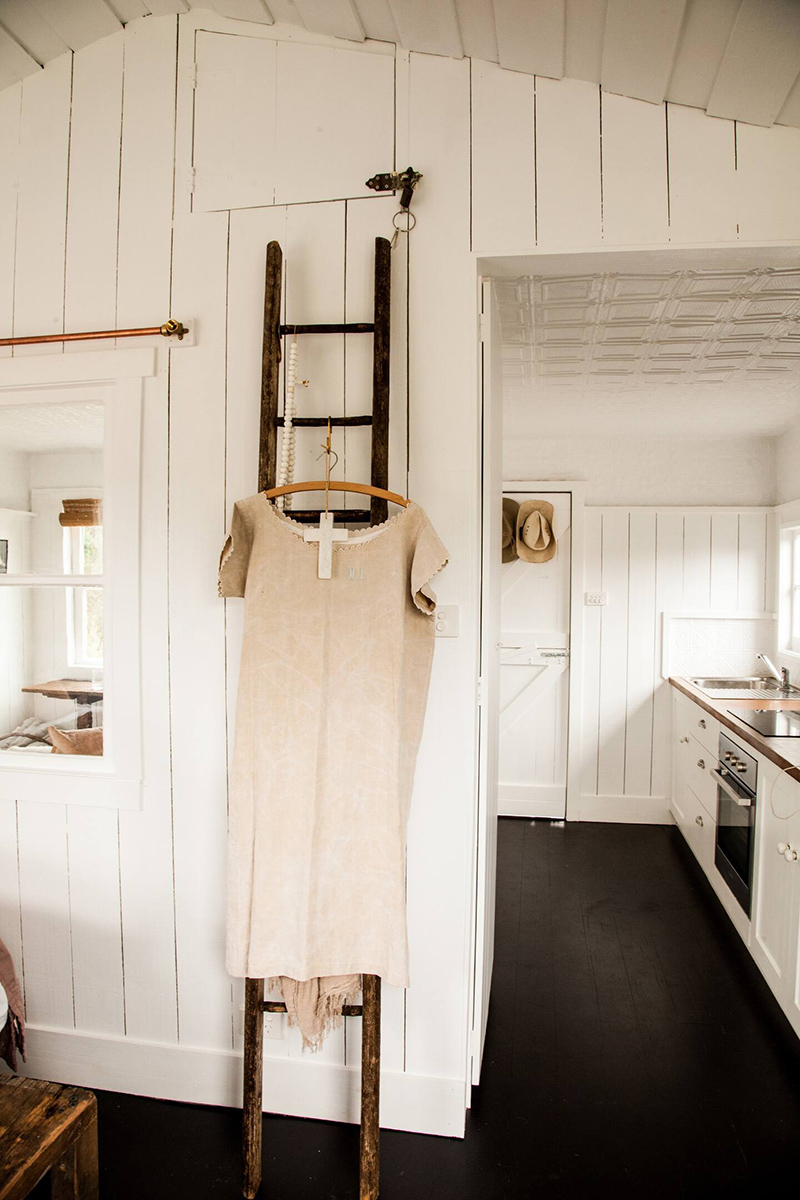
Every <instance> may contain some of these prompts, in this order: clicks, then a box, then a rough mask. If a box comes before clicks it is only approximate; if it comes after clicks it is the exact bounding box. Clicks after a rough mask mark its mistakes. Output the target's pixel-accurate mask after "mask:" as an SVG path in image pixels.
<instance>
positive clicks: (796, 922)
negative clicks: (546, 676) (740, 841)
mask: <svg viewBox="0 0 800 1200" xmlns="http://www.w3.org/2000/svg"><path fill="white" fill-rule="evenodd" d="M672 715H673V722H672V795H671V804H670V807H671V811H672V813H673V816H674V817H675V822H676V824H677V825H678V828H679V829H680V831H681V833H682V834H683V836H684V838H685V839H686V842H687V843H688V845H689V847H690V848H691V850H692V852H693V854H694V855H695V857H696V858H697V860H698V862H699V863H700V865H701V866H702V867H703V870H704V871H705V873H706V876H707V877H708V880H709V882H710V883H711V886H712V887H713V888H714V891H715V892H716V894H717V896H718V897H719V900H720V902H721V903H722V905H723V907H724V908H725V911H726V912H727V914H728V916H729V917H730V919H731V921H732V923H733V924H734V926H735V927H736V929H737V930H738V932H739V933H740V934H741V936H742V938H743V940H744V942H745V943H746V944H747V945H748V946H749V948H750V953H751V954H752V955H753V958H754V960H755V962H756V964H757V965H758V967H759V970H760V971H761V973H762V975H763V976H764V978H765V979H766V981H767V983H768V984H769V986H770V988H771V989H772V992H773V994H774V995H775V998H776V999H777V1000H778V1002H779V1004H780V1006H781V1008H782V1009H783V1011H784V1013H785V1014H786V1016H787V1017H788V1019H789V1021H790V1022H791V1024H792V1026H793V1028H794V1030H795V1032H796V1033H797V1034H798V1036H800V783H798V782H795V780H793V779H790V778H789V777H788V776H787V775H785V774H782V773H781V772H780V770H779V768H778V767H776V766H775V764H774V763H772V762H771V761H770V760H769V759H767V758H765V757H764V755H763V754H758V753H757V752H756V751H755V750H754V749H753V747H752V746H750V745H749V744H747V746H746V749H747V751H748V753H750V754H754V755H755V758H756V760H757V762H758V797H757V802H756V838H755V863H754V873H753V896H752V914H751V919H750V921H748V920H747V917H746V914H745V913H744V912H743V911H742V909H741V908H740V906H739V905H738V904H737V903H736V900H735V899H734V897H733V895H732V893H731V892H730V890H729V889H728V887H727V885H726V884H725V882H724V880H723V878H722V876H721V875H720V874H719V872H718V871H717V869H716V867H715V865H714V848H715V842H716V784H715V780H714V778H713V776H712V775H711V770H713V768H714V766H715V765H716V760H717V753H718V742H719V733H720V729H721V726H720V723H719V722H718V721H716V720H715V719H714V718H713V717H711V716H709V714H708V713H706V712H705V710H704V709H702V708H701V707H700V705H698V704H695V703H694V702H693V701H692V700H690V699H688V697H686V696H684V695H683V694H682V693H680V692H678V691H677V690H675V691H674V693H673V714H672ZM724 732H725V734H726V736H729V737H731V740H732V741H734V742H738V740H739V739H737V737H736V735H735V734H733V735H732V734H731V733H730V731H729V730H728V729H725V730H724ZM795 854H796V855H797V857H795Z"/></svg>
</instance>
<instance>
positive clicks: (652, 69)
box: [601, 0, 686, 104]
mask: <svg viewBox="0 0 800 1200" xmlns="http://www.w3.org/2000/svg"><path fill="white" fill-rule="evenodd" d="M685 7H686V0H660V2H659V3H658V4H656V3H653V2H652V0H646V2H645V3H643V2H642V0H608V13H607V16H606V33H605V41H604V43H603V74H602V79H601V82H602V84H603V87H604V89H605V90H606V91H607V92H617V93H618V94H619V95H620V96H633V97H635V98H636V99H637V100H649V101H650V102H651V103H652V104H661V102H662V101H663V100H664V97H665V96H666V92H667V84H668V82H669V77H670V73H671V71H672V64H673V61H674V59H675V51H676V49H677V45H678V38H679V37H680V32H681V22H682V21H683V13H684V9H685Z"/></svg>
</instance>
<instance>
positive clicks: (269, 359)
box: [242, 237, 391, 1200]
mask: <svg viewBox="0 0 800 1200" xmlns="http://www.w3.org/2000/svg"><path fill="white" fill-rule="evenodd" d="M282 279H283V253H282V251H281V248H280V245H279V244H278V242H270V243H269V245H268V246H267V271H266V285H265V289H264V342H263V357H262V372H261V431H260V445H259V456H258V490H259V491H260V492H261V491H266V490H267V488H271V487H274V486H275V482H276V472H277V461H278V458H277V450H278V428H279V427H280V426H282V425H283V417H282V416H280V414H279V412H278V409H279V379H280V361H281V338H282V337H285V336H287V335H288V336H291V337H293V336H294V335H295V333H297V334H298V335H299V334H305V333H313V334H318V333H338V334H343V333H371V334H372V335H373V355H372V413H371V414H370V415H368V416H356V417H331V418H330V421H331V424H332V425H334V426H342V425H344V426H355V425H371V426H372V470H371V479H370V482H371V483H372V484H373V485H374V486H375V487H381V488H388V486H389V339H390V332H391V326H390V313H391V246H390V243H389V241H388V240H387V239H386V238H380V237H379V238H376V239H375V301H374V315H373V320H372V321H371V322H369V323H358V324H340V325H285V324H282V323H281V298H282ZM328 420H329V418H328V417H295V418H294V419H293V424H294V425H296V426H298V427H302V426H320V427H325V428H327V425H328ZM333 512H334V520H338V521H340V522H345V521H354V522H357V523H358V524H361V525H363V524H365V523H366V522H369V524H371V525H378V524H380V522H381V521H385V520H386V517H387V502H386V500H381V499H379V498H378V497H375V496H373V497H372V500H371V503H370V507H369V509H363V510H361V509H350V508H348V509H334V510H333ZM291 517H292V520H293V521H305V522H312V521H316V520H318V519H319V509H309V510H306V511H303V510H300V511H298V510H297V509H292V512H291ZM362 984H363V986H362V998H363V1003H362V1004H348V1005H346V1006H345V1008H344V1010H343V1015H344V1016H345V1017H361V1018H362V1036H361V1139H360V1145H361V1152H360V1165H359V1200H378V1194H379V1188H380V1119H379V1110H380V1055H381V981H380V978H379V977H378V976H377V975H364V976H363V979H362ZM265 1012H271V1013H284V1012H286V1005H285V1004H283V1003H279V1002H277V1001H272V1000H265V999H264V980H263V979H248V980H246V982H245V999H244V1097H243V1108H244V1122H243V1135H242V1158H243V1179H242V1193H243V1195H244V1196H246V1197H247V1198H248V1200H252V1197H254V1196H255V1194H256V1192H257V1191H258V1189H259V1186H260V1184H261V1143H262V1088H263V1071H264V1013H265Z"/></svg>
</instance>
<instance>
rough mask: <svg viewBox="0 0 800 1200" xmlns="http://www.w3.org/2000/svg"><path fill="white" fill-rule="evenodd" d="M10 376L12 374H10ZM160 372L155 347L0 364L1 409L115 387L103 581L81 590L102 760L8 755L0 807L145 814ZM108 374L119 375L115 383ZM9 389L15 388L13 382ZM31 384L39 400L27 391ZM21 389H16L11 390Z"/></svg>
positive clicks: (24, 580) (107, 446)
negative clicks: (149, 514)
mask: <svg viewBox="0 0 800 1200" xmlns="http://www.w3.org/2000/svg"><path fill="white" fill-rule="evenodd" d="M7 368H11V369H10V370H8V369H7ZM154 369H155V352H154V350H153V348H152V347H151V348H148V349H137V350H120V351H117V350H109V351H100V352H97V353H89V354H64V355H41V356H31V357H22V358H14V359H2V360H0V406H4V405H14V404H19V403H20V402H22V403H33V402H35V403H41V402H43V401H44V402H49V403H54V402H55V403H62V402H63V403H69V402H70V401H72V402H74V400H75V393H76V391H77V390H79V389H80V388H81V386H82V385H85V384H86V383H90V384H92V383H97V382H98V381H104V382H107V383H109V384H110V385H111V386H110V387H109V388H108V391H107V394H106V395H105V396H104V401H105V421H104V442H103V523H104V527H105V531H106V538H105V564H104V565H105V573H104V576H103V577H102V578H101V579H99V578H98V577H95V576H93V577H91V578H88V577H85V576H81V577H80V578H79V580H78V586H97V585H98V584H101V586H102V587H103V609H104V613H105V630H104V635H105V655H104V659H105V662H104V668H103V678H104V683H105V693H106V695H105V700H104V706H103V708H104V717H103V756H102V758H101V759H98V760H96V761H95V762H89V761H87V760H86V759H84V758H82V757H77V756H76V757H75V758H72V756H67V755H56V756H55V758H53V757H51V756H50V755H41V754H40V755H35V754H31V755H28V756H27V757H25V758H23V757H22V756H20V757H19V758H16V757H12V756H11V755H4V756H3V757H2V759H1V760H0V801H3V800H8V801H11V800H14V801H17V800H30V801H35V802H37V803H44V804H54V803H59V804H81V805H87V806H89V807H98V808H139V807H140V805H141V794H142V782H143V779H142V776H143V755H142V696H141V663H140V646H141V628H140V625H141V622H140V614H139V591H140V526H141V522H140V511H141V501H140V490H141V437H142V407H143V390H144V384H143V379H144V378H146V377H147V376H148V374H152V373H153V371H154ZM109 371H112V372H114V371H119V375H117V376H116V377H114V378H112V379H109ZM9 381H11V382H9ZM27 384H32V385H33V390H32V391H27V392H26V391H24V390H21V389H24V388H25V387H26V386H27ZM12 388H13V389H15V390H12ZM74 579H75V577H73V576H59V577H49V576H20V575H17V576H14V575H4V576H3V577H2V586H3V587H24V586H36V587H46V586H57V587H69V586H71V585H73V584H74Z"/></svg>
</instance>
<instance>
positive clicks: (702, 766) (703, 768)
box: [697, 758, 706, 771]
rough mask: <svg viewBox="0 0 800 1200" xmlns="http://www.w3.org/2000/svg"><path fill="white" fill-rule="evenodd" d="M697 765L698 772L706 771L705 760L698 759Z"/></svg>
mask: <svg viewBox="0 0 800 1200" xmlns="http://www.w3.org/2000/svg"><path fill="white" fill-rule="evenodd" d="M697 765H698V767H699V768H700V770H701V771H705V769H706V760H705V759H704V758H698V760H697Z"/></svg>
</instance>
